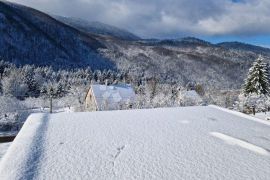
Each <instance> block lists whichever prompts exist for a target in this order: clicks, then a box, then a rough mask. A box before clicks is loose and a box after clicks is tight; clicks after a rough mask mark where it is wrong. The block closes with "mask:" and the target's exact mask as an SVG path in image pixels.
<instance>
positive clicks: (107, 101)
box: [91, 84, 135, 110]
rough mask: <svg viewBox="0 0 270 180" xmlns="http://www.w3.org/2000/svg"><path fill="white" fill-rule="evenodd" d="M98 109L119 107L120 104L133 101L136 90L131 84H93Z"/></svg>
mask: <svg viewBox="0 0 270 180" xmlns="http://www.w3.org/2000/svg"><path fill="white" fill-rule="evenodd" d="M91 89H92V90H93V94H94V96H95V100H96V103H97V106H98V109H99V110H100V109H104V108H105V107H103V106H106V108H105V109H110V110H112V109H119V107H118V106H119V104H128V103H132V102H133V101H134V100H135V92H134V90H133V88H132V87H131V86H130V85H124V84H123V85H121V84H119V85H110V86H107V85H99V84H94V85H91Z"/></svg>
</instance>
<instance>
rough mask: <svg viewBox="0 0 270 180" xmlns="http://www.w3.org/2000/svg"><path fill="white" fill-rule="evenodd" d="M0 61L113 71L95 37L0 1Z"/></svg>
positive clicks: (33, 10) (48, 17) (32, 10)
mask: <svg viewBox="0 0 270 180" xmlns="http://www.w3.org/2000/svg"><path fill="white" fill-rule="evenodd" d="M0 34H1V36H0V47H1V48H0V58H1V59H4V60H6V61H9V62H12V63H14V64H17V65H20V64H36V65H51V66H53V67H56V68H58V67H61V68H63V67H85V66H86V65H89V66H91V67H92V68H94V69H105V68H106V69H108V68H113V67H114V64H113V63H112V62H111V61H110V60H109V59H106V58H104V57H101V56H100V54H99V53H98V49H99V48H104V45H103V44H102V43H100V42H99V41H98V40H97V39H95V37H93V36H89V35H87V34H85V33H83V32H81V31H79V30H77V29H75V28H73V27H70V26H67V25H66V24H64V23H62V22H59V21H57V20H55V19H54V18H52V17H50V16H49V15H47V14H45V13H42V12H40V11H37V10H35V9H32V8H29V7H25V6H21V5H18V4H14V3H9V2H7V1H0Z"/></svg>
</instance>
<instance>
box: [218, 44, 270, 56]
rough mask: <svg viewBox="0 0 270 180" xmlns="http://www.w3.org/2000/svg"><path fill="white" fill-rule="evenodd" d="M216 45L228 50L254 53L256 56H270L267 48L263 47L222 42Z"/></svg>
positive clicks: (269, 50)
mask: <svg viewBox="0 0 270 180" xmlns="http://www.w3.org/2000/svg"><path fill="white" fill-rule="evenodd" d="M217 45H218V46H221V47H225V48H229V49H235V50H241V51H251V52H254V53H258V54H266V55H270V49H269V48H264V47H260V46H255V45H251V44H246V43H241V42H223V43H219V44H217Z"/></svg>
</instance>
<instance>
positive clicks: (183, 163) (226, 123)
mask: <svg viewBox="0 0 270 180" xmlns="http://www.w3.org/2000/svg"><path fill="white" fill-rule="evenodd" d="M269 132H270V127H269V126H268V125H266V124H263V123H259V122H257V121H251V120H248V119H247V118H246V117H241V116H238V115H235V114H232V113H228V112H225V111H223V110H221V109H217V108H214V107H184V108H163V109H149V110H131V111H110V112H91V113H57V114H53V115H46V114H35V115H31V116H30V117H29V118H28V120H27V121H26V123H25V124H24V126H23V128H22V130H21V131H20V133H19V134H18V136H17V137H16V139H15V141H14V142H13V144H12V145H11V147H10V148H9V150H8V152H7V154H6V155H5V156H4V158H3V159H2V162H1V164H0V179H1V180H5V179H15V180H16V179H207V180H211V179H238V180H241V179H245V180H246V179H265V180H266V179H269V175H270V174H269V172H270V156H268V154H269V149H270V135H269ZM224 142H225V143H224Z"/></svg>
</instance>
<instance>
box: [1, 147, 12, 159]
mask: <svg viewBox="0 0 270 180" xmlns="http://www.w3.org/2000/svg"><path fill="white" fill-rule="evenodd" d="M10 145H11V143H0V162H1V159H2V157H3V156H4V155H5V153H6V152H7V150H8V148H9V146H10Z"/></svg>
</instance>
